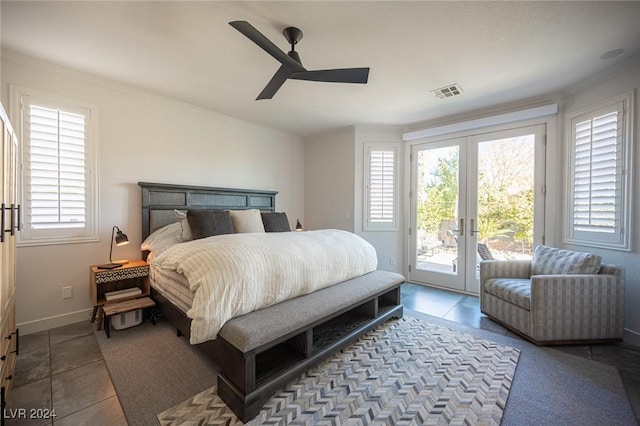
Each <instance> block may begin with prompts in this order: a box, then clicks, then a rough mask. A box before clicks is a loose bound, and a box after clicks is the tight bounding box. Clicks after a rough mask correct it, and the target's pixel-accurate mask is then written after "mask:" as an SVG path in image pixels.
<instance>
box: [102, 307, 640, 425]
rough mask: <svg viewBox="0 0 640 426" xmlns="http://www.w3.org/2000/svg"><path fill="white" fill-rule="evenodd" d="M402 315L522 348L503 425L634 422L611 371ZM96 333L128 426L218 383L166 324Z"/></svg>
mask: <svg viewBox="0 0 640 426" xmlns="http://www.w3.org/2000/svg"><path fill="white" fill-rule="evenodd" d="M405 316H406V317H409V316H410V317H414V318H419V319H422V320H424V321H426V322H428V323H431V324H436V325H439V326H441V327H446V328H449V329H451V330H453V331H461V332H464V333H466V334H469V335H471V336H473V337H475V338H478V339H485V340H490V341H492V342H495V343H497V344H499V345H505V346H510V347H513V348H517V349H519V350H520V357H519V360H518V366H517V370H516V374H515V377H514V379H513V382H512V384H511V390H510V392H509V398H508V401H507V404H506V407H505V409H504V412H503V415H502V423H501V424H502V425H503V426H511V425H517V426H520V425H558V424H562V425H563V426H569V425H603V424H607V425H636V424H637V423H636V420H635V417H634V414H633V411H632V409H631V406H630V404H629V402H628V400H627V396H626V393H625V391H624V388H623V386H622V382H621V380H620V376H619V374H618V371H617V369H616V368H614V367H611V366H608V365H604V364H601V363H598V362H594V361H590V360H588V359H584V358H580V357H576V356H573V355H569V354H567V353H564V352H561V351H559V350H555V349H553V348H546V347H537V346H535V345H532V344H530V343H528V342H526V341H523V340H521V339H518V338H511V337H508V336H504V335H500V334H495V333H492V332H490V331H485V330H478V329H475V328H472V327H467V326H464V325H461V324H458V323H454V322H450V321H447V320H443V319H440V318H436V317H432V316H429V315H425V314H421V313H418V312H413V311H410V310H405ZM96 336H97V339H98V343H99V345H100V348H101V350H102V354H103V356H104V359H105V363H106V365H107V367H108V369H109V372H110V374H111V379H112V381H113V384H114V386H115V388H116V391H117V393H118V397H119V399H120V403H121V405H122V408H123V410H124V412H125V415H126V417H127V420H128V422H129V424H130V425H132V426H138V425H158V424H160V422H159V420H158V419H157V417H156V416H157V415H158V414H159V413H161V412H164V411H166V410H168V409H170V408H172V407H174V406H176V405H177V404H180V403H181V402H183V401H185V400H187V399H189V398H191V397H193V396H194V395H196V394H198V393H201V392H203V391H206V390H208V389H211V388H212V387H214V386H215V384H216V378H215V375H216V367H215V365H213V363H211V362H210V361H209V360H207V359H206V357H205V356H204V355H203V354H201V353H200V351H199V350H198V349H197V348H194V347H192V346H191V345H189V344H188V342H187V341H186V340H185V339H184V338H182V337H176V335H175V330H174V329H173V328H171V327H170V326H169V325H168V324H167V323H166V322H163V321H161V322H160V323H158V324H157V325H156V326H152V325H151V324H150V323H149V322H145V323H143V324H142V325H140V326H137V327H133V328H130V329H127V330H121V331H113V332H112V335H111V339H106V337H105V336H104V332H98V333H97V334H96ZM194 424H195V423H194Z"/></svg>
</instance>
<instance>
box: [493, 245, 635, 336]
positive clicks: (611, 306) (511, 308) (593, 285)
mask: <svg viewBox="0 0 640 426" xmlns="http://www.w3.org/2000/svg"><path fill="white" fill-rule="evenodd" d="M480 309H481V311H482V312H483V313H484V314H485V315H487V316H488V317H489V318H491V319H492V320H494V321H496V322H498V323H500V324H502V325H504V326H505V327H507V328H509V329H510V330H512V331H514V332H516V333H518V334H520V335H522V336H523V337H525V338H527V339H528V340H530V341H532V342H533V343H535V344H545V345H549V344H566V343H586V342H605V341H620V340H622V337H623V332H624V269H623V268H620V267H617V266H612V265H601V264H600V257H598V256H594V255H592V254H587V253H580V252H574V251H569V250H561V249H555V248H550V247H545V246H540V247H538V248H537V249H536V251H535V253H534V257H533V259H532V260H531V261H513V260H512V261H499V260H485V261H482V262H481V263H480Z"/></svg>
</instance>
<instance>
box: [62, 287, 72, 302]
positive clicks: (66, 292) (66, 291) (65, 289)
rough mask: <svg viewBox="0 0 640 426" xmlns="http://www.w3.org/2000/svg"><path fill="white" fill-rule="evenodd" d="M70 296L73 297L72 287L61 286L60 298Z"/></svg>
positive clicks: (68, 297) (69, 297)
mask: <svg viewBox="0 0 640 426" xmlns="http://www.w3.org/2000/svg"><path fill="white" fill-rule="evenodd" d="M72 297H73V287H71V286H67V287H62V298H63V299H71V298H72Z"/></svg>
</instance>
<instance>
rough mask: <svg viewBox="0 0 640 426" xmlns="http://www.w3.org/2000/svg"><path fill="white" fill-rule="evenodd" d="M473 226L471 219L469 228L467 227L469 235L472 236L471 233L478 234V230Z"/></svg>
mask: <svg viewBox="0 0 640 426" xmlns="http://www.w3.org/2000/svg"><path fill="white" fill-rule="evenodd" d="M474 228H475V223H474V219H471V229H469V235H470V236H472V237H473V234H479V233H480V231H479V230H477V229H474Z"/></svg>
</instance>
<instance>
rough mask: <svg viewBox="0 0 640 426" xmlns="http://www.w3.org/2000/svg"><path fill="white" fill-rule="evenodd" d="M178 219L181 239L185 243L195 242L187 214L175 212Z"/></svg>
mask: <svg viewBox="0 0 640 426" xmlns="http://www.w3.org/2000/svg"><path fill="white" fill-rule="evenodd" d="M174 212H175V214H176V217H177V218H178V222H180V229H181V233H180V239H181V241H182V242H183V243H184V242H185V241H191V240H193V235H191V228H190V227H189V221H188V220H187V213H186V212H183V211H180V210H174Z"/></svg>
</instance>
